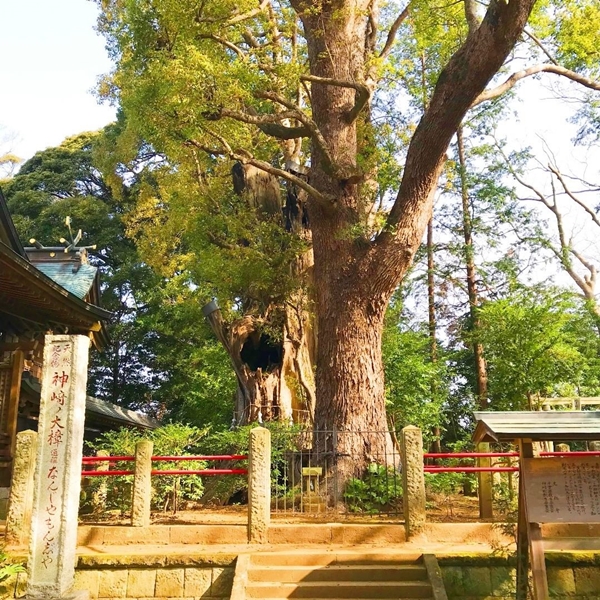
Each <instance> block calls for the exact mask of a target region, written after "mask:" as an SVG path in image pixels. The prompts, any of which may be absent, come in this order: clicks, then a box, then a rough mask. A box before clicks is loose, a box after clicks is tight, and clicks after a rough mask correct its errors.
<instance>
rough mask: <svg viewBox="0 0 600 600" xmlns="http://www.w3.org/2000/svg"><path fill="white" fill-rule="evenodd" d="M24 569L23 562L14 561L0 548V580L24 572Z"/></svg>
mask: <svg viewBox="0 0 600 600" xmlns="http://www.w3.org/2000/svg"><path fill="white" fill-rule="evenodd" d="M25 570H26V569H25V566H24V565H23V564H21V563H18V562H14V561H13V560H12V559H11V558H10V556H9V555H8V554H7V552H6V551H5V550H0V582H2V581H5V580H6V579H8V578H9V577H12V576H13V575H17V574H18V573H24V572H25Z"/></svg>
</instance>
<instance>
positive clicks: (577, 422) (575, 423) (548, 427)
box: [473, 410, 600, 443]
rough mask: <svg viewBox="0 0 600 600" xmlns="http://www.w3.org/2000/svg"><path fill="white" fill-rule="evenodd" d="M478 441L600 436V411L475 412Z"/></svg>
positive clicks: (576, 438) (571, 438)
mask: <svg viewBox="0 0 600 600" xmlns="http://www.w3.org/2000/svg"><path fill="white" fill-rule="evenodd" d="M474 414H475V419H476V421H477V425H476V427H475V433H474V434H473V441H474V442H476V443H477V442H512V441H514V440H516V439H530V440H531V441H534V442H543V441H577V440H598V439H600V411H595V410H585V411H555V410H550V411H506V412H500V411H499V412H492V411H489V412H488V411H481V412H475V413H474Z"/></svg>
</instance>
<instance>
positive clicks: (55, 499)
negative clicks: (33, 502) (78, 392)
mask: <svg viewBox="0 0 600 600" xmlns="http://www.w3.org/2000/svg"><path fill="white" fill-rule="evenodd" d="M71 360H72V346H71V344H70V343H68V342H63V343H57V344H53V345H52V349H51V354H50V369H51V377H50V390H49V392H50V403H49V405H48V413H47V416H46V422H47V423H48V429H47V432H46V435H45V438H46V439H44V440H41V442H42V443H43V444H46V446H47V448H48V449H49V454H50V460H49V461H48V462H47V463H46V464H44V465H43V469H42V473H41V475H42V481H41V486H40V494H41V499H42V502H41V507H42V509H43V511H44V517H45V518H44V530H43V531H44V534H43V537H42V541H43V546H42V548H41V553H40V559H41V560H40V562H41V565H42V566H43V568H44V569H48V568H49V567H50V565H51V564H52V563H54V562H55V561H56V559H57V553H58V544H57V531H58V527H59V525H60V519H61V515H60V507H61V505H62V503H61V495H62V494H63V493H64V489H63V487H64V485H63V482H64V478H63V474H62V473H61V465H63V464H64V460H63V455H64V452H65V447H64V436H65V426H66V417H65V415H64V414H63V408H64V406H65V399H66V398H68V397H69V393H70V387H71V382H70V381H69V378H70V373H71Z"/></svg>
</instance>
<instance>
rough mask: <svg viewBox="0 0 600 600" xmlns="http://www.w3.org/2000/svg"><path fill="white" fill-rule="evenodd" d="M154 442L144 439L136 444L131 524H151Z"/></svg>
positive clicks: (136, 525) (137, 525)
mask: <svg viewBox="0 0 600 600" xmlns="http://www.w3.org/2000/svg"><path fill="white" fill-rule="evenodd" d="M153 449H154V444H153V443H152V442H151V441H149V440H142V441H140V442H138V443H137V444H136V445H135V475H134V480H133V499H132V502H131V525H132V526H133V527H148V526H149V525H150V501H151V500H152V451H153Z"/></svg>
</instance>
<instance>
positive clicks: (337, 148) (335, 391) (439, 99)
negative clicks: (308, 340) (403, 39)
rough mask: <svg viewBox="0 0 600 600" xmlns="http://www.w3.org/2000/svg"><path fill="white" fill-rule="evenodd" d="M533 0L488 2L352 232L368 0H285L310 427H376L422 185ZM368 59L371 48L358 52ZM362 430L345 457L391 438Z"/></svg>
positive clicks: (417, 228) (437, 168)
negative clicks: (378, 220)
mask: <svg viewBox="0 0 600 600" xmlns="http://www.w3.org/2000/svg"><path fill="white" fill-rule="evenodd" d="M534 2H535V0H515V1H514V2H513V1H512V0H511V2H510V3H507V2H492V3H490V6H489V8H488V11H487V13H486V16H485V18H484V20H483V21H482V23H481V24H480V26H479V27H477V28H476V30H474V31H473V32H472V33H471V35H469V37H468V39H467V40H466V42H465V43H464V44H463V46H462V47H461V48H460V49H459V50H458V51H457V52H456V53H455V54H454V55H453V57H452V58H451V59H450V61H449V62H448V64H447V65H446V67H445V68H444V69H443V71H442V72H441V74H440V76H439V79H438V83H437V85H436V89H435V91H434V93H433V95H432V98H431V102H430V104H429V106H428V108H427V110H426V112H425V114H424V116H423V118H422V120H421V122H420V123H419V125H418V127H417V129H416V130H415V133H414V135H413V138H412V140H411V143H410V146H409V149H408V153H407V158H406V163H405V169H404V173H403V176H402V181H401V184H400V188H399V191H398V196H397V198H396V201H395V203H394V205H393V207H392V209H391V211H390V213H389V215H388V218H387V222H386V225H385V227H384V228H383V229H382V231H381V232H379V234H378V235H377V236H376V237H375V239H373V238H372V237H370V236H368V235H364V234H361V225H362V221H361V214H364V211H362V210H361V207H362V206H363V205H364V198H361V184H362V183H363V181H364V175H365V174H364V173H362V172H361V169H360V168H359V165H358V163H359V159H360V157H361V151H362V149H363V148H362V147H361V146H362V142H361V140H360V139H359V137H358V134H357V124H356V119H355V118H353V117H355V116H356V114H357V111H356V110H355V107H356V102H357V100H358V98H359V95H360V94H359V91H358V89H357V88H355V87H353V84H361V83H362V82H363V81H364V78H365V76H366V75H365V74H366V73H367V72H368V69H367V68H366V67H365V56H366V55H368V52H367V51H366V49H367V48H368V40H369V38H370V35H369V33H370V32H369V30H368V24H369V23H370V17H373V13H374V11H375V9H376V5H377V2H372V1H371V0H354V1H352V0H330V1H325V2H322V3H318V4H312V3H305V2H303V1H302V0H291V4H292V7H293V8H294V9H295V10H296V11H297V13H298V15H299V16H300V18H301V19H302V22H303V25H304V32H305V37H306V40H307V47H308V56H309V65H310V78H308V81H310V84H311V109H312V120H313V121H314V126H315V127H314V128H313V133H312V135H311V143H312V148H311V172H310V178H309V182H310V185H311V186H312V188H313V189H314V190H316V191H317V192H318V193H317V194H313V195H311V197H310V199H309V204H308V211H309V217H310V223H311V229H312V233H313V250H314V259H315V266H314V282H315V295H316V312H317V315H318V332H319V344H318V351H317V407H316V423H315V426H316V428H324V429H333V428H334V427H335V428H352V429H362V430H371V431H374V430H378V431H382V430H385V429H386V416H385V401H384V387H383V370H382V361H381V345H380V342H381V332H382V328H383V315H384V312H385V308H386V306H387V303H388V300H389V298H390V296H391V294H392V292H393V290H394V289H395V287H396V286H397V285H398V283H399V281H400V280H401V279H402V277H403V276H404V275H405V273H406V271H407V270H408V268H409V266H410V263H411V262H412V259H413V256H414V254H415V252H416V249H417V247H418V245H419V243H420V241H421V238H422V235H423V232H424V230H425V227H426V225H427V222H428V220H429V219H430V217H431V207H432V203H433V192H434V190H435V187H436V184H437V180H438V177H439V175H440V173H441V170H442V167H443V164H444V160H445V158H444V157H445V152H446V150H447V147H448V144H449V143H450V141H451V139H452V136H453V135H454V134H455V133H456V130H457V128H458V127H459V126H460V123H461V121H462V119H463V117H464V115H465V113H466V112H467V110H468V109H469V107H470V106H471V104H472V103H473V102H474V101H475V99H476V98H477V96H478V95H479V94H480V93H481V91H482V90H483V89H484V88H485V86H486V85H487V83H488V82H489V81H490V79H491V78H492V77H493V75H494V74H495V73H496V72H497V71H498V69H499V68H500V67H501V65H502V63H503V62H504V60H505V58H506V56H507V55H508V53H509V52H510V50H511V49H512V48H513V46H514V44H515V42H516V40H517V39H518V37H519V35H520V33H521V31H522V29H523V27H524V26H525V23H526V21H527V17H528V15H529V12H530V11H531V8H532V6H533V4H534ZM369 58H372V56H370V57H369ZM378 439H379V438H377V439H375V438H374V437H372V436H371V435H370V434H367V433H365V434H364V439H363V440H362V441H361V442H360V443H358V444H356V445H355V447H352V448H341V449H340V448H339V447H338V453H339V452H343V453H346V451H347V452H348V453H353V456H352V457H351V459H350V460H352V461H354V463H355V464H358V465H364V464H366V462H368V461H369V460H371V457H374V456H375V455H377V454H379V455H381V454H382V453H385V452H386V451H387V448H388V447H391V441H388V438H387V437H386V436H384V441H383V442H379V441H377V440H378Z"/></svg>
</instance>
